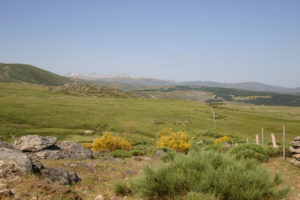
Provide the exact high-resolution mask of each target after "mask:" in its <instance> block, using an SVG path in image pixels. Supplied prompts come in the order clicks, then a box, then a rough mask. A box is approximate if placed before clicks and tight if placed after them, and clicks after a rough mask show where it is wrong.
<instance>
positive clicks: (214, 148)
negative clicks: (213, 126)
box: [204, 144, 231, 153]
mask: <svg viewBox="0 0 300 200" xmlns="http://www.w3.org/2000/svg"><path fill="white" fill-rule="evenodd" d="M230 148H231V147H230V146H224V145H220V144H218V145H211V146H207V147H205V148H204V150H205V151H215V152H219V153H226V152H227V151H228V150H230Z"/></svg>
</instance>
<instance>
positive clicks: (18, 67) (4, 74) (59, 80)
mask: <svg viewBox="0 0 300 200" xmlns="http://www.w3.org/2000/svg"><path fill="white" fill-rule="evenodd" d="M0 82H17V83H33V84H38V85H49V86H58V85H63V84H65V83H68V82H71V80H70V79H69V78H66V77H63V76H59V75H57V74H54V73H51V72H49V71H46V70H43V69H40V68H38V67H35V66H32V65H25V64H6V63H0Z"/></svg>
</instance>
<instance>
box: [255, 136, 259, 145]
mask: <svg viewBox="0 0 300 200" xmlns="http://www.w3.org/2000/svg"><path fill="white" fill-rule="evenodd" d="M256 144H259V136H258V134H256Z"/></svg>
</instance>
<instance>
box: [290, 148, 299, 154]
mask: <svg viewBox="0 0 300 200" xmlns="http://www.w3.org/2000/svg"><path fill="white" fill-rule="evenodd" d="M290 152H291V153H300V148H299V149H296V148H293V147H290Z"/></svg>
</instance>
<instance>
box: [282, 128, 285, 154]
mask: <svg viewBox="0 0 300 200" xmlns="http://www.w3.org/2000/svg"><path fill="white" fill-rule="evenodd" d="M282 128H283V130H282V157H283V159H285V125H283V127H282Z"/></svg>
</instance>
